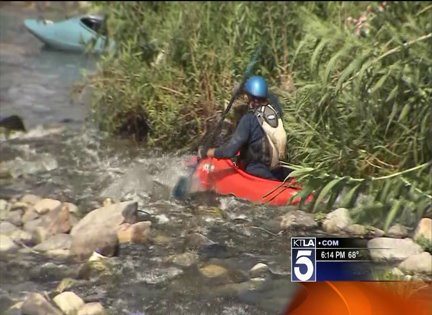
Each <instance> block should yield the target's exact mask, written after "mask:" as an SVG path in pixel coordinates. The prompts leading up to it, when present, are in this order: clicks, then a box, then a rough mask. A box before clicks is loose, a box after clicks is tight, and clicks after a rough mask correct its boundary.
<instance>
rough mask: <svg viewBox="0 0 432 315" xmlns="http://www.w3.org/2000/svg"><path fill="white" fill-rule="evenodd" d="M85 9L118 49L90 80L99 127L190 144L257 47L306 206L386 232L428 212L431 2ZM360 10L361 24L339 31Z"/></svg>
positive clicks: (161, 142) (165, 144)
mask: <svg viewBox="0 0 432 315" xmlns="http://www.w3.org/2000/svg"><path fill="white" fill-rule="evenodd" d="M95 6H96V7H97V8H98V9H101V10H103V11H104V12H105V13H106V16H107V32H108V35H109V37H110V38H112V39H114V40H115V41H116V43H117V50H116V51H115V52H114V53H112V54H108V55H105V56H103V58H102V59H101V61H100V63H99V69H98V72H97V74H96V75H95V76H94V77H92V78H90V83H91V85H92V87H93V88H94V89H93V90H94V93H95V98H94V104H93V110H94V118H95V119H96V121H97V122H98V123H99V125H100V127H101V128H103V129H106V130H109V131H111V132H113V133H114V134H116V133H117V134H126V135H133V136H134V137H135V138H136V139H137V140H145V141H146V145H147V146H149V147H154V146H157V147H161V148H163V149H178V148H184V147H188V148H194V147H196V145H197V144H198V142H199V141H200V138H201V136H202V134H203V133H204V132H205V131H207V130H208V128H209V121H211V120H212V119H214V118H215V116H216V115H217V113H218V112H220V111H221V110H222V109H223V105H224V103H226V102H227V101H228V99H229V98H230V97H231V89H232V86H233V85H234V83H235V82H236V81H239V80H240V77H241V76H242V74H243V72H244V68H245V66H246V64H248V62H249V61H250V58H251V56H252V55H253V52H254V51H256V49H257V48H258V47H261V48H262V54H261V56H260V61H259V67H257V68H256V73H258V74H262V75H264V76H265V77H266V78H268V80H269V81H270V83H271V86H272V89H273V90H275V91H276V92H277V93H278V94H279V95H280V96H281V98H282V99H283V101H284V110H285V115H284V124H285V127H286V129H287V132H288V144H287V145H288V152H289V156H288V157H287V162H288V164H289V165H290V167H292V168H294V169H295V170H296V171H295V172H294V173H293V174H294V175H297V176H298V179H299V181H300V182H302V183H303V184H304V186H305V190H304V191H303V193H302V194H303V195H306V193H307V192H312V191H313V192H315V195H316V196H317V198H316V199H315V202H313V203H311V204H309V205H308V207H311V209H312V210H314V211H317V210H324V209H330V208H331V207H333V206H334V205H335V202H336V201H338V204H341V205H343V206H346V207H348V208H352V209H353V214H354V215H355V217H356V218H357V219H358V220H361V219H367V220H369V221H371V220H372V221H374V222H376V224H379V225H381V226H382V227H385V228H387V227H388V226H389V225H390V224H391V223H393V222H394V221H395V220H397V221H399V222H402V223H405V224H413V223H414V222H415V221H416V220H418V218H419V217H420V216H423V215H425V213H426V215H431V212H432V210H431V207H430V202H431V200H432V197H431V196H432V179H431V178H432V176H431V175H432V174H431V172H432V171H431V169H432V168H431V163H430V162H431V160H432V140H431V139H432V127H431V126H432V108H431V106H432V102H431V94H432V57H431V56H432V55H431V53H430V52H431V51H432V35H431V34H432V22H431V20H432V19H431V16H432V6H431V2H390V3H389V4H388V6H387V7H386V9H385V10H384V11H382V12H381V11H379V10H378V4H377V2H217V1H212V2H96V3H95ZM368 7H369V8H372V10H369V12H370V13H369V14H368V26H367V28H363V31H359V29H358V28H357V30H356V29H355V26H353V25H350V24H349V23H347V21H348V19H349V18H350V17H352V18H358V17H359V16H360V15H361V14H364V13H365V12H367V10H368ZM372 11H373V12H372ZM363 194H366V195H367V196H368V197H367V198H363V199H361V201H360V202H359V200H358V198H357V197H358V196H361V195H363ZM305 207H306V206H305Z"/></svg>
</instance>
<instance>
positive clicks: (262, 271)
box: [249, 263, 270, 278]
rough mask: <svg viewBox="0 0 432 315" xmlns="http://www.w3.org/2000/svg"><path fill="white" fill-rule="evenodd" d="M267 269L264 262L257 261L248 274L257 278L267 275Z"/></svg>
mask: <svg viewBox="0 0 432 315" xmlns="http://www.w3.org/2000/svg"><path fill="white" fill-rule="evenodd" d="M269 270H270V268H269V266H267V265H266V264H263V263H258V264H256V265H255V266H253V267H252V269H251V270H250V271H249V274H250V276H251V277H252V278H259V277H263V276H265V275H267V273H268V272H269Z"/></svg>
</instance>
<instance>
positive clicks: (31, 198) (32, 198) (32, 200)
mask: <svg viewBox="0 0 432 315" xmlns="http://www.w3.org/2000/svg"><path fill="white" fill-rule="evenodd" d="M41 200H42V198H41V197H39V196H36V195H32V194H28V195H24V196H23V197H22V198H21V200H20V201H21V202H24V203H26V204H29V205H32V206H34V205H35V204H36V203H38V202H39V201H41Z"/></svg>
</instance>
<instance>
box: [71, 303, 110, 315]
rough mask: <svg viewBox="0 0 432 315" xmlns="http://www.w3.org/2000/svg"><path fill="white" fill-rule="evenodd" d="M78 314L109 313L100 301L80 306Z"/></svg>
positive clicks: (99, 314) (101, 314) (98, 314)
mask: <svg viewBox="0 0 432 315" xmlns="http://www.w3.org/2000/svg"><path fill="white" fill-rule="evenodd" d="M77 315H107V312H106V311H105V309H104V307H103V306H102V304H100V303H96V302H93V303H86V304H84V306H83V307H81V308H80V310H79V311H78V313H77Z"/></svg>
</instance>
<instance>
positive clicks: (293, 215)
mask: <svg viewBox="0 0 432 315" xmlns="http://www.w3.org/2000/svg"><path fill="white" fill-rule="evenodd" d="M280 219H281V222H280V228H281V229H282V230H286V229H292V228H302V229H313V228H316V227H317V226H318V223H316V222H315V220H314V216H313V214H312V213H307V212H304V211H301V210H295V211H290V212H288V213H287V214H285V215H283V216H281V218H280Z"/></svg>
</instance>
